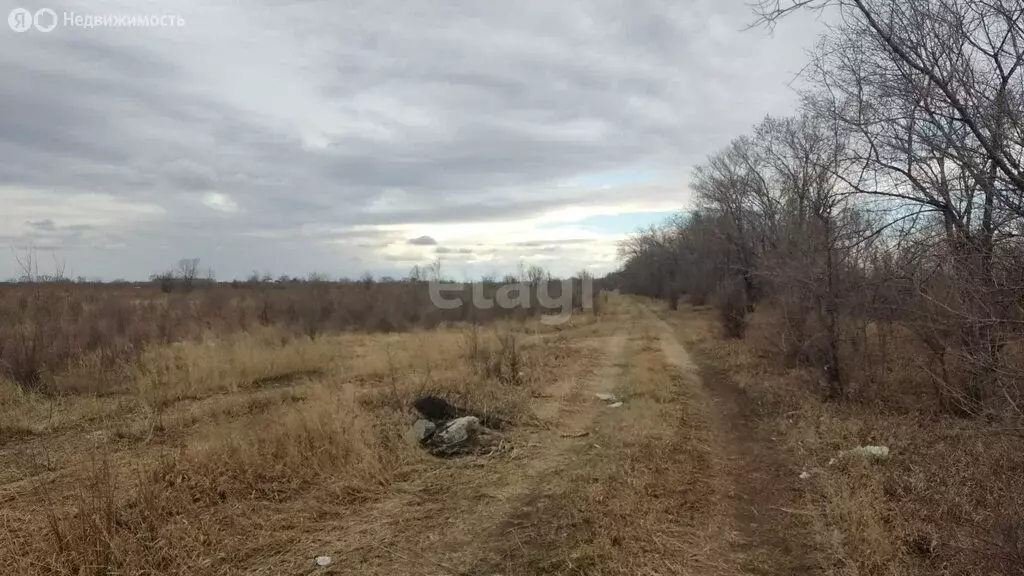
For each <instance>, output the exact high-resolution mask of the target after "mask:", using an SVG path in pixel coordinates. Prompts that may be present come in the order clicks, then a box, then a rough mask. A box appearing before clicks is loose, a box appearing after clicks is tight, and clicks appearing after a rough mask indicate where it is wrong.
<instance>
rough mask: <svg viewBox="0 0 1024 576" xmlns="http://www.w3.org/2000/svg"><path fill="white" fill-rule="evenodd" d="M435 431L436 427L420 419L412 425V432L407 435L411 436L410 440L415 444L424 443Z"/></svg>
mask: <svg viewBox="0 0 1024 576" xmlns="http://www.w3.org/2000/svg"><path fill="white" fill-rule="evenodd" d="M436 430H437V425H435V424H434V423H433V422H431V421H430V420H426V419H423V418H421V419H419V420H417V421H416V423H415V424H413V425H412V430H410V431H409V435H410V436H412V439H413V440H414V441H416V442H426V441H427V439H428V438H430V437H431V436H433V435H434V432H435V431H436Z"/></svg>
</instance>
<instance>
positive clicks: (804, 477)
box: [800, 471, 811, 480]
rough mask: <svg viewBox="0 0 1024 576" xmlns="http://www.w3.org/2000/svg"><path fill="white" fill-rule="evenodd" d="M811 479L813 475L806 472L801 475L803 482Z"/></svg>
mask: <svg viewBox="0 0 1024 576" xmlns="http://www.w3.org/2000/svg"><path fill="white" fill-rule="evenodd" d="M810 477H811V473H810V472H807V471H804V472H801V473H800V479H801V480H807V479H808V478H810Z"/></svg>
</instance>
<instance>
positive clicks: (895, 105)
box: [614, 0, 1024, 574]
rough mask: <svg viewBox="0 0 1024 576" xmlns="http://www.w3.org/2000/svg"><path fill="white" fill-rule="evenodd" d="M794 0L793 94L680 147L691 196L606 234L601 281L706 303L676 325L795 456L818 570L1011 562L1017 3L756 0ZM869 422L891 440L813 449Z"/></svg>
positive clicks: (1023, 328) (785, 6) (1021, 538)
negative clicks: (701, 142)
mask: <svg viewBox="0 0 1024 576" xmlns="http://www.w3.org/2000/svg"><path fill="white" fill-rule="evenodd" d="M800 9H821V10H825V11H828V14H829V15H830V17H832V18H833V20H832V21H833V22H836V25H835V26H833V27H832V28H830V29H829V31H828V32H827V33H826V35H825V36H824V37H823V38H822V39H821V41H820V43H819V45H818V47H817V48H816V49H815V50H814V52H813V53H812V55H811V60H810V62H809V64H808V66H807V68H806V69H805V70H804V71H803V72H802V74H801V78H800V79H799V85H801V86H802V87H803V88H802V104H801V106H800V108H799V110H797V111H796V113H795V114H794V115H793V116H791V117H770V118H766V119H765V120H764V121H763V122H761V123H759V124H758V125H757V126H755V127H753V129H752V131H751V132H750V133H749V134H746V135H743V136H739V137H737V138H736V139H735V140H734V141H733V142H732V143H731V144H730V145H729V146H727V147H726V148H725V149H723V150H720V151H718V152H715V153H714V154H712V155H711V156H710V157H709V158H708V159H707V161H706V162H705V163H704V164H702V165H701V166H699V167H698V168H697V169H696V170H695V172H694V175H693V179H692V188H693V190H694V192H695V200H696V206H695V209H694V210H692V211H690V212H687V213H683V214H680V215H679V216H678V217H676V218H674V219H672V220H671V221H669V222H667V223H665V224H664V225H663V226H659V227H655V228H652V229H650V230H647V231H644V232H641V233H638V234H636V235H634V236H633V237H632V238H631V239H630V240H628V241H627V242H625V243H624V244H623V245H622V256H623V259H624V261H625V265H624V266H623V269H622V271H621V272H620V273H618V274H617V275H615V277H614V283H615V285H617V286H619V287H620V288H622V289H623V290H624V291H629V292H634V293H638V294H643V295H647V296H652V297H655V298H659V299H662V300H663V301H665V302H666V305H667V307H668V308H669V309H670V310H669V311H668V312H666V314H668V316H667V317H669V318H672V317H675V316H679V315H681V316H682V317H684V318H685V322H697V323H701V324H702V325H703V326H705V328H707V329H708V330H710V329H711V325H710V324H709V322H710V321H711V318H712V315H713V316H714V322H715V324H716V325H717V326H716V328H715V330H716V331H718V334H720V336H721V339H714V340H706V339H701V338H699V337H692V338H691V339H690V342H689V343H690V344H691V345H692V346H694V347H697V348H699V349H700V351H701V352H702V353H703V354H706V355H708V356H709V357H711V358H713V359H714V362H717V363H719V364H721V365H723V366H724V367H725V368H726V369H727V372H729V373H731V374H732V377H733V378H736V379H739V380H740V384H741V385H742V388H743V390H744V391H745V393H746V394H747V395H748V396H749V397H750V401H751V403H752V405H753V406H755V407H757V410H758V413H759V415H760V418H761V420H762V422H763V426H764V429H763V433H764V434H768V435H771V436H777V437H779V438H781V439H782V441H783V446H784V448H785V449H786V450H789V451H792V452H793V453H795V454H798V455H799V457H800V458H799V460H801V462H802V464H803V465H804V466H807V467H808V469H807V470H806V471H807V472H808V474H809V477H808V479H807V481H806V485H807V486H808V488H810V490H809V491H808V496H807V502H806V503H807V507H806V508H802V509H801V510H800V511H798V512H796V513H801V514H804V513H806V514H811V515H812V516H813V518H814V520H815V522H816V523H817V524H818V526H819V528H820V529H819V530H817V531H816V532H815V533H816V534H817V538H818V539H819V540H820V542H819V544H820V546H821V549H822V550H824V551H825V557H826V558H829V559H830V560H829V562H828V564H827V568H828V571H829V573H835V574H865V573H868V574H874V573H889V574H914V573H920V574H926V573H937V572H938V573H948V574H962V573H996V574H1010V573H1018V572H1020V570H1021V569H1022V567H1024V544H1022V542H1024V499H1022V496H1021V495H1022V494H1024V490H1022V488H1024V486H1022V485H1021V478H1022V477H1024V474H1022V472H1024V460H1022V458H1021V455H1020V450H1019V444H1020V436H1021V430H1022V429H1024V414H1022V408H1021V407H1022V406H1024V404H1022V402H1024V394H1022V393H1024V308H1022V302H1024V300H1022V298H1024V265H1022V261H1024V258H1022V256H1024V244H1021V242H1020V232H1021V226H1022V224H1024V209H1022V204H1021V199H1022V198H1024V172H1022V170H1021V166H1020V164H1019V158H1020V155H1021V152H1022V150H1024V138H1022V134H1024V132H1022V126H1024V104H1022V102H1024V100H1022V98H1021V96H1022V95H1024V71H1022V70H1021V63H1022V58H1024V48H1022V46H1024V28H1022V27H1021V24H1020V23H1021V18H1022V15H1024V10H1022V7H1021V6H1020V5H1019V3H1017V2H980V1H973V0H967V1H957V2H952V1H940V2H917V3H909V4H908V3H905V2H897V1H895V0H872V1H865V2H861V1H849V2H847V1H846V0H836V1H826V2H792V3H789V2H763V3H761V5H760V14H761V16H762V22H763V23H765V24H767V25H771V24H772V23H774V22H776V21H778V20H779V19H781V18H785V17H786V16H787V15H788V14H789V13H791V12H792V11H794V10H800ZM687 303H688V305H687ZM707 306H711V307H712V308H710V309H709V308H707ZM677 308H681V309H683V311H682V312H678V313H673V312H671V311H672V310H676V309H677ZM711 310H714V312H712V311H711ZM876 444H878V445H886V446H888V447H889V448H891V449H892V456H891V458H890V459H889V460H887V461H886V462H885V463H884V465H880V466H873V465H869V464H866V463H865V462H863V461H853V463H849V462H844V461H843V460H842V459H838V463H836V464H833V465H831V466H830V465H829V464H828V463H829V461H830V460H832V459H833V458H835V457H836V455H837V454H838V453H839V452H840V451H842V450H848V449H850V448H854V447H857V446H861V445H876ZM812 469H813V470H812ZM815 471H817V472H820V473H817V472H815ZM799 472H800V471H799V470H798V471H796V472H795V473H799Z"/></svg>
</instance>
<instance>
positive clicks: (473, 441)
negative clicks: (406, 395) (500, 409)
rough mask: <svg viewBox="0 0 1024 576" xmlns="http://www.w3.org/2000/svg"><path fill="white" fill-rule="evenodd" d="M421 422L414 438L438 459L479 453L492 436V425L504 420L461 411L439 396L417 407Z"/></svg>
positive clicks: (416, 403) (421, 401) (415, 426)
mask: <svg viewBox="0 0 1024 576" xmlns="http://www.w3.org/2000/svg"><path fill="white" fill-rule="evenodd" d="M412 405H413V408H415V409H416V411H417V412H419V414H420V416H421V418H420V419H419V420H417V421H416V423H415V424H413V426H412V430H411V431H410V435H411V436H412V438H413V440H415V441H416V442H419V444H420V445H421V446H423V447H424V448H426V449H427V450H428V451H429V452H430V453H431V454H433V455H435V456H456V455H459V454H467V453H472V452H476V451H477V450H479V449H480V447H481V443H483V440H484V438H485V437H487V436H488V435H489V434H490V429H489V428H488V426H489V425H491V426H494V425H495V424H496V423H498V422H500V420H498V419H495V418H493V417H488V416H482V415H480V414H474V413H471V412H470V411H469V410H465V409H461V408H458V407H456V406H454V405H452V404H451V403H450V402H448V401H447V400H445V399H444V398H440V397H438V396H421V397H419V398H417V399H416V400H415V401H414V402H413V403H412Z"/></svg>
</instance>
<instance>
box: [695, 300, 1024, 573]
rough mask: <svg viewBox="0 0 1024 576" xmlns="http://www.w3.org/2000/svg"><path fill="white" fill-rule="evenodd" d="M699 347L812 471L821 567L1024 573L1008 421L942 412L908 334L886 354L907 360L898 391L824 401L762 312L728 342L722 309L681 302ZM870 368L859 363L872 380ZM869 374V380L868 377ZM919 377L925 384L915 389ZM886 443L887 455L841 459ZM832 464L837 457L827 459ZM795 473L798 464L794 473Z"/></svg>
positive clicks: (1019, 484)
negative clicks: (782, 350)
mask: <svg viewBox="0 0 1024 576" xmlns="http://www.w3.org/2000/svg"><path fill="white" fill-rule="evenodd" d="M681 310H682V311H681V312H680V313H679V315H680V316H679V317H678V318H679V319H680V321H681V322H683V323H686V324H687V325H689V326H691V327H692V329H691V330H689V333H690V334H691V335H693V338H692V339H691V340H690V341H688V344H689V346H690V347H691V348H692V349H693V351H694V352H695V353H698V354H700V355H702V356H704V357H705V358H706V359H708V361H710V362H712V363H713V364H715V365H716V366H718V367H720V368H721V369H723V370H725V371H726V372H727V373H728V374H729V375H730V376H731V377H732V378H733V379H734V380H735V381H736V382H737V383H738V384H739V385H740V386H741V387H742V390H743V392H744V395H745V397H746V398H747V400H748V402H749V404H750V406H751V407H752V408H753V409H754V410H755V414H756V416H757V420H756V421H757V422H758V427H759V429H760V431H761V432H760V433H761V434H762V435H763V436H765V437H772V438H778V439H779V440H780V441H781V443H782V446H783V448H784V450H785V451H786V452H787V453H788V454H790V455H792V456H793V457H794V459H795V460H796V461H797V462H799V464H800V466H802V469H803V470H806V471H808V472H810V473H811V476H810V478H808V479H807V480H803V481H802V482H801V485H802V487H803V490H802V494H803V496H802V502H801V503H800V504H799V508H798V510H802V511H804V512H810V518H811V520H812V521H813V523H814V526H815V530H814V534H815V540H816V543H815V546H816V547H817V548H818V549H820V550H822V551H823V552H824V554H823V557H824V558H828V559H829V561H828V563H827V565H826V566H825V572H826V573H828V574H837V575H854V574H891V575H916V574H950V575H952V574H968V573H970V574H1019V573H1021V571H1022V570H1024V524H1022V521H1024V514H1022V513H1024V453H1022V452H1021V450H1020V449H1019V447H1020V437H1019V436H1018V434H1019V429H1017V428H1015V427H1013V426H1010V427H1009V428H1011V429H1007V428H1008V426H1007V424H1006V422H984V421H980V420H965V419H957V418H953V417H950V416H944V415H941V414H940V413H936V411H935V410H934V409H932V407H933V406H934V402H933V401H932V399H931V398H929V397H928V395H927V391H926V390H922V392H921V394H920V396H917V397H916V398H919V400H918V401H916V402H915V396H914V395H913V394H906V393H904V392H902V391H904V390H908V389H909V390H913V389H915V386H917V387H918V389H920V383H922V382H925V381H926V380H927V379H926V378H920V375H919V374H918V373H917V372H916V363H911V362H910V361H909V360H910V359H912V358H913V357H914V355H915V350H914V349H913V348H909V349H908V348H907V347H906V346H909V345H910V342H911V340H910V339H909V338H908V339H906V340H896V341H895V342H892V341H890V347H889V349H888V350H886V351H885V352H886V353H887V354H888V355H889V359H890V361H892V360H893V359H897V360H898V359H900V358H904V359H906V362H905V363H904V364H902V370H901V371H895V372H890V373H888V374H887V375H886V376H887V379H888V381H889V382H891V383H892V384H893V385H894V387H896V388H898V389H899V390H900V391H901V393H900V395H899V401H898V402H895V401H894V398H896V396H894V395H893V394H892V391H891V390H885V389H882V390H878V391H877V394H878V396H875V395H869V398H871V397H874V398H876V399H878V398H882V399H884V400H878V401H875V402H873V401H870V400H867V401H863V402H858V403H853V402H845V403H826V402H823V401H822V400H821V397H822V395H821V391H822V390H823V387H824V384H823V383H822V382H821V381H820V378H819V377H818V375H817V374H815V373H813V372H812V371H810V370H808V369H801V368H787V367H786V366H784V365H783V363H782V361H781V358H782V356H781V355H780V354H779V350H778V344H779V341H778V337H777V336H778V331H777V330H776V327H775V324H774V321H773V319H772V317H771V315H770V313H766V312H765V311H761V310H759V311H758V313H756V314H755V315H754V316H753V318H752V322H751V325H750V328H749V332H748V339H747V341H736V340H728V339H725V338H723V337H722V335H721V333H720V328H719V327H718V326H717V324H718V322H717V318H716V317H715V313H714V312H713V311H711V310H706V309H694V308H692V307H681ZM871 372H872V367H870V366H865V367H861V368H860V373H861V374H864V375H868V374H870V373H871ZM865 377H867V376H865ZM915 383H917V384H915ZM867 444H881V445H885V446H888V447H889V448H890V449H891V450H892V455H891V457H890V458H889V459H888V460H886V461H868V460H866V459H864V458H858V457H851V456H843V455H841V454H840V453H841V452H843V451H845V450H849V449H851V448H854V447H856V446H861V445H867ZM833 459H835V462H834V463H833V464H829V462H830V461H832V460H833ZM795 472H796V471H794V473H795Z"/></svg>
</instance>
